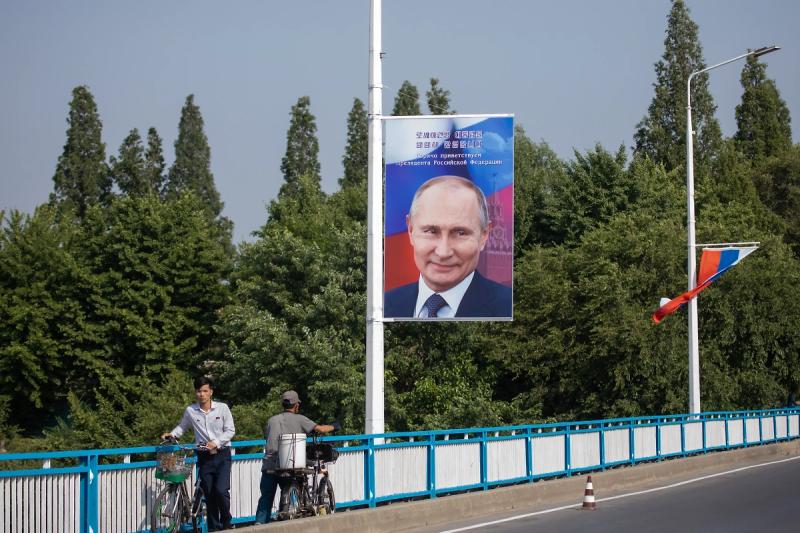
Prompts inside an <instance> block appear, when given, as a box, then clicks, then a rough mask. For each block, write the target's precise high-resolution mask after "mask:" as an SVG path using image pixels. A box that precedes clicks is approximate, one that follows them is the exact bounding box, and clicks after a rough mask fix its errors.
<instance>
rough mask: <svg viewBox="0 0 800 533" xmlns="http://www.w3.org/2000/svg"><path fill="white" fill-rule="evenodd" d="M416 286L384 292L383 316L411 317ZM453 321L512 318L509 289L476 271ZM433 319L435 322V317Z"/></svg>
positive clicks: (417, 287)
mask: <svg viewBox="0 0 800 533" xmlns="http://www.w3.org/2000/svg"><path fill="white" fill-rule="evenodd" d="M418 290H419V283H418V282H417V281H415V282H414V283H409V284H408V285H403V286H402V287H397V288H396V289H392V290H390V291H387V292H386V294H385V297H384V300H383V305H384V309H383V316H385V317H387V318H405V317H408V318H411V317H413V316H414V307H416V305H417V292H418ZM455 317H456V318H489V317H509V318H510V317H511V288H510V287H506V286H505V285H501V284H500V283H497V282H494V281H492V280H489V279H486V278H484V277H483V276H481V275H480V274H479V273H478V271H477V270H476V271H475V276H474V277H473V278H472V283H470V284H469V287H467V292H465V293H464V298H463V299H462V300H461V304H460V305H459V306H458V311H457V312H456V316H455ZM432 320H436V319H435V318H434V319H432Z"/></svg>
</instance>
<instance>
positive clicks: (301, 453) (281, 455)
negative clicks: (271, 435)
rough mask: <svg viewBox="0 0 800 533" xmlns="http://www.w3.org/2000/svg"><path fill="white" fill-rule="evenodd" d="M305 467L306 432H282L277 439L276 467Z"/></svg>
mask: <svg viewBox="0 0 800 533" xmlns="http://www.w3.org/2000/svg"><path fill="white" fill-rule="evenodd" d="M305 467H306V434H305V433H284V434H283V435H281V437H280V439H279V440H278V468H280V469H286V468H305Z"/></svg>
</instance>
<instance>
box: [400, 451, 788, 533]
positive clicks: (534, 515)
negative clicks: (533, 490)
mask: <svg viewBox="0 0 800 533" xmlns="http://www.w3.org/2000/svg"><path fill="white" fill-rule="evenodd" d="M594 492H595V498H597V509H596V510H594V511H588V510H581V509H580V507H581V505H580V502H581V501H582V495H577V498H576V499H577V500H578V502H576V504H575V505H572V504H570V503H566V505H571V506H570V507H568V508H564V506H563V505H561V506H559V505H555V506H553V507H550V508H548V509H544V510H529V511H527V512H526V510H525V509H523V508H520V509H519V510H518V511H517V512H515V513H514V514H508V513H506V514H501V515H491V516H485V517H482V518H479V519H475V520H470V521H462V522H452V523H450V524H448V525H446V526H441V527H437V528H425V529H419V530H415V533H433V532H442V531H450V532H456V531H491V532H502V533H517V532H523V531H524V532H538V531H541V532H548V533H549V532H564V533H568V532H586V533H589V532H590V533H612V532H613V533H618V532H669V533H674V532H680V533H688V532H694V531H702V532H704V533H706V532H708V533H715V532H726V533H732V532H733V533H735V532H743V533H744V532H747V533H750V532H759V533H761V532H783V531H786V532H794V533H797V532H800V457H794V458H792V459H789V460H782V461H780V462H771V463H770V462H767V463H763V464H759V465H751V466H748V467H744V468H743V469H740V470H738V471H737V469H736V467H735V466H733V467H728V468H727V470H726V471H724V472H721V473H718V474H713V475H710V476H704V477H700V478H693V479H689V480H684V481H682V482H679V483H673V484H663V485H654V486H652V487H647V488H646V489H644V490H640V491H637V492H629V493H621V494H604V493H603V487H602V486H598V483H597V481H596V480H595V482H594ZM526 515H527V516H526Z"/></svg>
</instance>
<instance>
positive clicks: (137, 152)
mask: <svg viewBox="0 0 800 533" xmlns="http://www.w3.org/2000/svg"><path fill="white" fill-rule="evenodd" d="M111 175H112V177H113V179H114V181H115V182H116V184H117V187H119V190H120V192H121V193H122V194H123V195H124V196H142V195H145V194H147V193H148V192H149V191H150V186H149V183H148V182H147V176H146V171H145V160H144V147H143V146H142V137H141V136H140V135H139V130H137V129H136V128H134V129H132V130H131V132H130V133H129V134H128V136H127V137H125V139H124V140H123V141H122V145H120V147H119V157H114V156H111Z"/></svg>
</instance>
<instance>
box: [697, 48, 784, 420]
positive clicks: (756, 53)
mask: <svg viewBox="0 0 800 533" xmlns="http://www.w3.org/2000/svg"><path fill="white" fill-rule="evenodd" d="M780 49H781V47H780V46H775V45H772V46H764V47H762V48H758V49H756V50H751V51H749V52H747V53H746V54H742V55H739V56H736V57H734V58H731V59H727V60H725V61H723V62H721V63H717V64H716V65H711V66H710V67H708V68H704V69H703V70H698V71H697V72H692V73H691V74H690V75H689V79H688V80H687V82H686V233H687V241H688V243H687V246H688V252H689V253H688V256H689V259H688V262H687V268H686V270H687V272H688V276H689V290H692V289H694V288H695V286H696V284H697V275H696V274H695V268H696V266H695V265H696V263H697V257H696V255H697V253H696V249H697V247H696V246H695V216H694V132H693V131H692V79H694V77H695V76H698V75H700V74H702V73H704V72H708V71H709V70H712V69H715V68H717V67H721V66H722V65H727V64H728V63H733V62H734V61H737V60H739V59H742V58H745V57H748V56H756V57H758V56H762V55H764V54H769V53H770V52H775V51H776V50H780ZM698 337H699V335H698V327H697V298H692V299H691V300H689V414H698V413H700V412H701V411H700V341H699V339H698Z"/></svg>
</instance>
